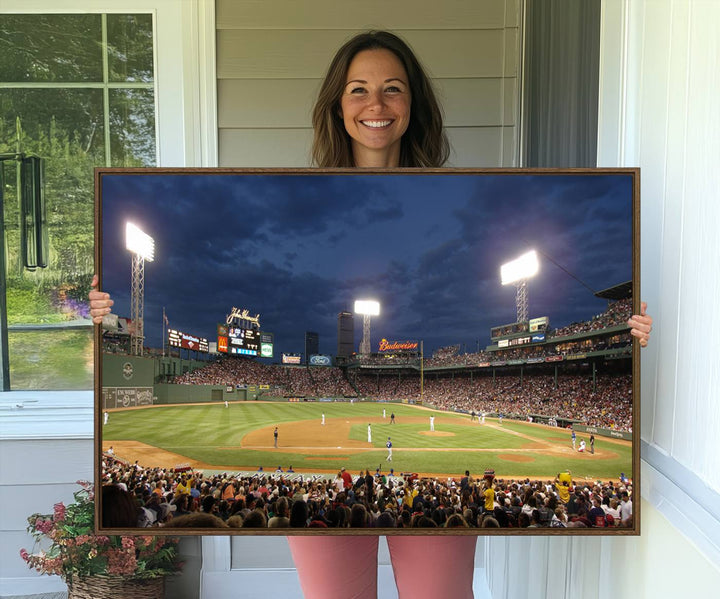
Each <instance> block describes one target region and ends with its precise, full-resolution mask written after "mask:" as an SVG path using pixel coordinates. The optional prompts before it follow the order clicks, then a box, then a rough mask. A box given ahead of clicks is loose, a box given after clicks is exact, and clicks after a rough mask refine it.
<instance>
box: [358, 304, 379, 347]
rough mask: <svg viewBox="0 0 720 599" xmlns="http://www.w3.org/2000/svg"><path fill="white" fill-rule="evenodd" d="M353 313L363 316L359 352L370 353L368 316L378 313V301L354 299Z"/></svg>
mask: <svg viewBox="0 0 720 599" xmlns="http://www.w3.org/2000/svg"><path fill="white" fill-rule="evenodd" d="M355 313H356V314H362V316H363V336H362V341H361V342H360V353H361V354H369V353H370V317H371V316H377V315H378V314H380V303H379V302H376V301H374V300H356V301H355Z"/></svg>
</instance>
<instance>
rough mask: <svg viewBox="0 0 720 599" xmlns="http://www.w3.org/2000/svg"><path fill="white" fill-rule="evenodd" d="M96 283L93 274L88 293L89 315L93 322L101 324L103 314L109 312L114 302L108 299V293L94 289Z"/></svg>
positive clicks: (96, 279)
mask: <svg viewBox="0 0 720 599" xmlns="http://www.w3.org/2000/svg"><path fill="white" fill-rule="evenodd" d="M97 284H98V277H97V275H94V276H93V280H92V283H91V285H92V291H91V292H90V293H88V299H89V300H90V316H92V320H93V322H94V323H95V324H102V319H103V316H105V314H110V307H111V306H112V305H113V304H114V303H115V302H113V301H112V300H111V299H110V294H109V293H105V292H103V291H97V289H95V288H96V287H97Z"/></svg>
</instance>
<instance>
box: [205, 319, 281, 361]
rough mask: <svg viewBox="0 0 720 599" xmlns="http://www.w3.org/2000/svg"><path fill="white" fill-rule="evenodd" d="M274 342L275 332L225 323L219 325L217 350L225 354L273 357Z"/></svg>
mask: <svg viewBox="0 0 720 599" xmlns="http://www.w3.org/2000/svg"><path fill="white" fill-rule="evenodd" d="M274 342H275V335H274V333H265V332H262V331H260V329H257V328H252V327H238V326H232V325H228V324H225V323H221V324H218V325H217V350H218V352H220V353H223V354H231V355H240V356H259V357H261V358H272V357H273V355H274Z"/></svg>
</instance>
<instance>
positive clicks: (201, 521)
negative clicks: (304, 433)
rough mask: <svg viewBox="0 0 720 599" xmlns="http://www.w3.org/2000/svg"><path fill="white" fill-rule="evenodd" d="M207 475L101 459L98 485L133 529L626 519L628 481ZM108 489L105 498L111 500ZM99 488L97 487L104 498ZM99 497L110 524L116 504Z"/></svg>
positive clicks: (560, 523) (600, 523) (555, 523)
mask: <svg viewBox="0 0 720 599" xmlns="http://www.w3.org/2000/svg"><path fill="white" fill-rule="evenodd" d="M280 470H281V469H280V468H278V472H276V473H272V474H265V473H256V474H254V475H241V474H239V473H237V474H232V473H227V472H225V473H222V474H208V475H205V474H204V473H203V472H192V471H185V472H177V471H175V470H172V469H164V468H144V467H142V466H141V465H139V464H138V463H137V462H135V463H134V464H130V463H127V462H124V461H122V460H121V459H119V458H118V457H116V456H113V455H108V454H105V455H104V456H103V479H104V480H103V486H104V487H108V486H112V487H116V488H118V489H120V490H121V492H123V493H126V494H128V495H129V496H130V497H131V498H132V500H133V501H134V502H135V514H136V516H137V522H136V526H138V527H160V526H164V527H178V528H179V527H205V528H208V527H213V528H215V527H217V528H224V527H236V528H437V527H442V528H452V527H463V528H596V527H603V528H606V527H618V526H624V527H628V526H632V522H633V519H632V483H631V482H630V481H627V480H621V481H620V482H613V481H607V482H604V483H603V482H600V481H596V482H587V481H577V480H575V481H573V480H572V477H571V474H570V473H569V472H562V473H558V475H557V477H556V478H555V480H530V479H523V480H503V479H496V478H494V477H493V476H492V475H487V476H481V477H479V478H477V479H475V478H473V477H472V476H471V475H470V473H469V472H468V471H466V473H465V476H462V477H456V478H450V479H439V478H418V477H417V476H416V475H413V476H394V475H393V474H392V471H391V472H390V473H389V475H388V474H386V473H382V472H380V471H379V469H378V471H376V472H375V473H374V474H371V473H370V472H369V471H368V470H366V471H364V472H359V473H358V474H357V475H356V476H351V475H350V474H349V473H348V472H347V471H346V470H345V469H344V468H343V469H342V470H341V471H340V472H338V473H337V476H336V477H335V479H333V480H331V479H328V478H326V477H321V476H319V475H314V476H312V475H311V476H303V475H301V474H288V473H284V472H280ZM115 495H116V494H115V493H113V494H108V497H115ZM105 496H106V494H105V493H103V498H105ZM109 501H110V499H108V503H103V525H104V526H113V523H115V522H116V521H115V520H113V517H114V509H115V503H109Z"/></svg>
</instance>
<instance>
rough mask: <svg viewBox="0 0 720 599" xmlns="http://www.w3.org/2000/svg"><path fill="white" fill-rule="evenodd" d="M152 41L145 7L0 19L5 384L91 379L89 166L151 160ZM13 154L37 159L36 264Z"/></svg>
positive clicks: (80, 383)
mask: <svg viewBox="0 0 720 599" xmlns="http://www.w3.org/2000/svg"><path fill="white" fill-rule="evenodd" d="M153 38H154V32H153V15H151V14H13V15H7V14H6V15H3V17H2V19H1V20H0V52H1V55H2V56H3V60H2V61H0V156H2V158H3V160H2V162H0V169H2V175H3V177H2V179H1V181H2V192H3V193H2V199H3V219H4V226H3V230H2V232H3V244H4V248H5V275H4V276H5V281H6V296H7V327H3V328H5V330H4V331H3V334H5V333H6V334H7V339H8V351H7V354H6V355H5V356H2V357H3V360H7V361H8V363H9V384H10V387H9V388H12V389H90V388H92V380H93V369H92V360H93V352H92V348H93V340H92V325H91V321H90V320H89V317H88V313H87V302H86V298H87V293H88V291H89V289H90V281H91V279H92V274H93V270H94V265H93V247H94V236H93V231H94V210H93V167H95V166H124V167H134V166H154V165H155V164H156V162H157V161H156V155H157V148H156V133H155V130H156V127H155V104H156V102H155V76H154V66H153V65H154V63H155V61H154V55H153V47H154V43H153ZM18 156H39V157H41V158H43V160H44V173H43V175H44V176H43V179H44V211H43V215H41V217H40V218H39V219H40V220H44V223H45V226H46V234H47V242H48V252H47V266H46V267H45V268H34V269H28V268H27V267H26V266H25V260H24V259H23V255H22V252H21V251H20V248H21V229H22V227H21V224H22V223H21V211H20V207H19V203H20V197H19V194H18V175H17V170H18V161H17V159H16V158H17V157H18ZM0 353H4V352H2V351H0ZM5 386H6V388H8V385H7V381H5Z"/></svg>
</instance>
